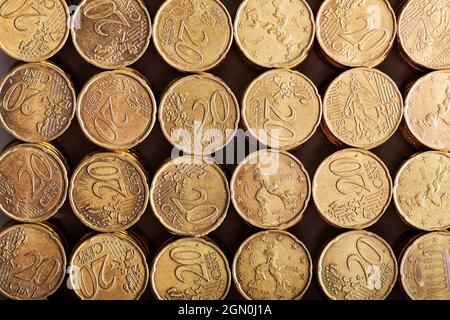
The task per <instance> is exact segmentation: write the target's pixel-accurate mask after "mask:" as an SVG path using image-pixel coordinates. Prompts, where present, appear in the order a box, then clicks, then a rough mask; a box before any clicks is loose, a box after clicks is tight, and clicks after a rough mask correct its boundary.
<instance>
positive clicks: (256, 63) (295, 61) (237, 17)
mask: <svg viewBox="0 0 450 320" xmlns="http://www.w3.org/2000/svg"><path fill="white" fill-rule="evenodd" d="M249 1H252V0H243V1H242V3H241V4H240V5H239V8H238V9H237V11H236V15H235V18H234V23H233V29H234V41H235V43H236V46H237V47H238V49H239V51H240V53H242V54H243V56H244V58H245V59H247V61H249V62H250V64H251V65H253V66H256V67H259V68H265V69H273V68H296V67H298V66H299V65H300V64H302V63H303V62H304V61H305V60H306V58H308V56H309V53H310V52H311V50H312V49H313V45H314V38H315V34H316V32H317V27H316V23H315V20H314V13H313V11H312V9H311V7H310V5H309V4H308V2H306V1H305V0H296V1H299V2H301V3H302V4H303V5H304V6H305V7H306V10H307V11H308V15H309V17H308V18H309V20H310V22H311V32H310V39H309V42H308V45H307V46H306V47H305V49H304V50H303V55H301V56H298V57H297V58H294V59H292V60H289V61H287V62H284V63H273V64H264V63H261V62H260V61H255V59H254V58H253V57H252V56H251V55H249V54H248V52H247V50H246V49H245V48H244V46H243V45H242V43H241V40H240V38H239V35H238V29H239V21H240V18H241V15H242V13H243V10H244V7H245V6H247V2H249Z"/></svg>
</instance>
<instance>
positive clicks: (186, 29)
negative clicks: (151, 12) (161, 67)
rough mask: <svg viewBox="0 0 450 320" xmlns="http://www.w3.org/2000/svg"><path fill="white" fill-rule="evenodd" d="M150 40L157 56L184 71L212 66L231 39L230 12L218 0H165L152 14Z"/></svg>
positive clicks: (225, 49) (219, 59) (228, 45)
mask: <svg viewBox="0 0 450 320" xmlns="http://www.w3.org/2000/svg"><path fill="white" fill-rule="evenodd" d="M153 42H154V44H155V47H156V49H157V50H158V52H159V54H160V55H161V57H162V58H163V59H164V60H165V61H166V62H167V63H168V64H169V65H171V66H172V67H174V68H175V69H178V70H180V71H184V72H203V71H208V70H210V69H212V68H214V67H216V66H217V65H218V64H219V63H220V62H221V61H223V59H225V56H226V55H227V53H228V51H229V49H230V47H231V43H232V42H233V26H232V22H231V17H230V14H229V13H228V11H227V9H226V8H225V6H224V5H223V4H222V3H221V2H220V1H219V0H203V1H185V0H168V1H165V2H164V3H163V4H162V6H161V7H160V8H159V10H158V13H157V14H156V17H155V24H154V31H153Z"/></svg>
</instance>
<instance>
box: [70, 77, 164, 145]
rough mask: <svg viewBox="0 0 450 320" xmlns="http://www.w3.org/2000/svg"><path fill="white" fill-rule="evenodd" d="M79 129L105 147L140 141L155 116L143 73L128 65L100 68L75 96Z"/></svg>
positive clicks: (153, 98)
mask: <svg viewBox="0 0 450 320" xmlns="http://www.w3.org/2000/svg"><path fill="white" fill-rule="evenodd" d="M77 116H78V121H79V123H80V126H81V129H82V130H83V132H84V133H85V135H86V136H87V137H88V138H89V139H90V140H91V141H92V142H94V143H95V144H97V145H99V146H101V147H104V148H107V149H115V150H117V149H129V148H132V147H134V146H136V145H137V144H139V143H140V142H142V141H143V140H144V139H145V138H146V137H147V136H148V135H149V133H150V131H151V130H152V128H153V125H154V123H155V120H156V100H155V97H154V96H153V93H152V90H151V89H150V86H149V85H148V83H147V81H146V80H145V78H144V77H143V76H141V75H140V74H138V73H137V72H136V71H134V70H131V69H122V70H115V71H106V72H102V73H100V74H98V75H96V76H94V77H93V78H91V79H90V80H89V81H88V82H87V83H86V85H85V86H84V88H83V90H82V91H81V93H80V95H79V97H78V106H77Z"/></svg>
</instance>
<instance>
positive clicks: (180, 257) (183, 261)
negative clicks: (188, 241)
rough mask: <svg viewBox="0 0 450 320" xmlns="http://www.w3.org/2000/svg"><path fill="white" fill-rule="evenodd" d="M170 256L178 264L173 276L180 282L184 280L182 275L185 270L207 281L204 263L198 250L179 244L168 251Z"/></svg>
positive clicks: (206, 270)
mask: <svg viewBox="0 0 450 320" xmlns="http://www.w3.org/2000/svg"><path fill="white" fill-rule="evenodd" d="M170 258H171V259H172V260H173V261H174V262H175V263H177V264H178V265H179V266H178V267H176V268H175V277H176V278H177V279H178V280H180V281H181V282H186V280H185V278H184V277H183V274H185V273H186V272H187V273H192V274H194V275H196V276H199V277H200V278H202V279H203V280H205V281H206V282H209V275H208V269H207V267H206V263H205V261H204V259H203V256H202V254H201V252H199V251H198V250H196V249H193V248H190V247H187V246H179V247H176V248H174V249H172V250H171V251H170Z"/></svg>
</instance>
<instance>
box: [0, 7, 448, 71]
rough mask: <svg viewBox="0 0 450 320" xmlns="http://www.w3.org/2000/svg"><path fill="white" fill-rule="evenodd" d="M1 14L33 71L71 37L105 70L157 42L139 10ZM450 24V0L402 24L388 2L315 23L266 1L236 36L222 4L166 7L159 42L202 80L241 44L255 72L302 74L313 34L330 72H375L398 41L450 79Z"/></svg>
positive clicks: (245, 17)
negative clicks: (449, 72) (449, 25)
mask: <svg viewBox="0 0 450 320" xmlns="http://www.w3.org/2000/svg"><path fill="white" fill-rule="evenodd" d="M0 5H1V7H0V9H1V12H0V28H1V29H0V30H1V33H0V34H1V35H2V36H1V37H0V47H1V49H2V50H3V51H4V52H5V53H7V54H9V55H10V56H12V57H14V58H15V59H18V60H23V61H27V62H36V61H41V60H45V59H48V58H50V57H51V56H53V55H54V54H55V53H56V52H58V51H59V50H60V49H61V48H62V47H63V45H64V43H65V42H66V40H67V38H68V35H69V29H71V33H72V39H73V42H74V44H75V48H76V49H77V51H78V52H79V54H80V55H81V56H82V57H83V58H84V59H85V60H86V61H88V62H89V63H91V64H93V65H95V66H97V67H100V68H104V69H118V68H123V67H125V66H128V65H131V64H132V63H134V62H136V61H137V60H138V59H139V58H140V57H141V56H142V55H143V54H144V52H145V51H146V49H147V47H148V45H149V43H150V38H151V34H152V27H151V19H150V15H149V13H148V11H147V9H146V7H145V4H144V3H143V2H142V1H141V0H131V1H128V2H127V3H125V2H116V1H112V0H106V1H104V0H84V1H82V2H81V4H80V5H79V6H77V8H76V10H75V12H74V14H73V16H72V19H71V23H69V20H70V16H69V8H68V6H67V4H66V3H65V1H63V0H51V1H46V2H42V3H38V4H31V3H17V2H15V1H13V0H3V1H1V2H0ZM30 11H33V14H29V12H30ZM447 15H448V8H447V7H446V5H445V2H444V1H443V0H440V1H432V2H430V3H426V4H422V1H420V0H409V1H407V2H406V3H405V4H404V5H403V7H402V10H401V13H400V15H399V17H398V23H397V19H396V16H395V13H394V11H393V9H392V8H391V6H390V4H389V2H388V1H387V0H370V1H364V2H361V1H354V0H352V1H338V0H325V1H323V3H322V4H321V6H320V8H319V11H318V13H317V17H316V21H314V16H313V13H312V11H311V9H310V7H309V6H308V4H307V3H306V2H305V1H304V0H295V1H289V2H283V1H272V2H267V3H266V4H264V5H261V3H260V1H258V0H244V1H242V3H241V5H240V7H239V9H238V11H237V13H236V17H235V21H234V27H233V23H232V20H231V17H230V14H229V13H228V11H227V9H226V8H225V7H224V6H223V4H222V3H221V2H220V1H218V0H206V1H202V2H201V4H200V3H195V2H186V1H182V0H167V1H165V2H164V3H163V4H162V6H161V7H160V9H159V10H158V12H157V14H156V16H155V23H154V26H153V40H154V44H155V47H156V49H157V51H158V52H159V54H160V55H161V57H162V58H163V59H164V60H165V61H166V62H167V63H168V64H169V65H171V66H172V67H174V68H176V69H178V70H181V71H185V72H202V71H207V70H209V69H211V68H214V67H215V66H217V65H218V64H219V63H220V62H221V61H223V59H224V58H225V56H226V54H227V52H228V50H229V49H230V47H231V43H232V41H233V37H234V38H235V41H236V44H237V46H238V47H239V49H240V50H241V53H242V55H243V56H244V57H245V59H246V60H247V61H249V62H250V63H251V64H253V65H256V66H258V67H264V68H282V67H284V68H292V67H295V66H297V65H299V64H300V63H301V62H302V61H304V59H305V58H306V57H307V55H308V52H309V51H310V49H311V48H312V45H313V42H314V36H315V34H316V36H317V40H318V43H319V46H320V49H321V51H322V53H323V54H324V55H325V56H326V58H327V60H329V61H330V62H331V63H333V64H337V65H339V66H346V67H374V66H376V65H378V64H380V63H381V62H382V61H383V60H384V59H385V58H386V56H387V54H388V52H389V51H390V49H391V48H392V46H393V44H394V41H395V38H396V34H397V33H398V39H399V41H398V42H399V45H400V47H401V51H402V53H403V55H404V56H405V58H406V60H407V61H408V62H410V63H411V64H413V65H415V66H421V67H425V68H428V69H445V68H449V67H450V60H449V59H450V58H449V57H450V55H449V52H450V43H449V41H448V35H447V29H446V25H445V23H446V22H445V21H444V20H445V19H444V18H443V17H446V16H447ZM397 24H398V28H397ZM397 29H398V30H397ZM233 35H234V36H233Z"/></svg>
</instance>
